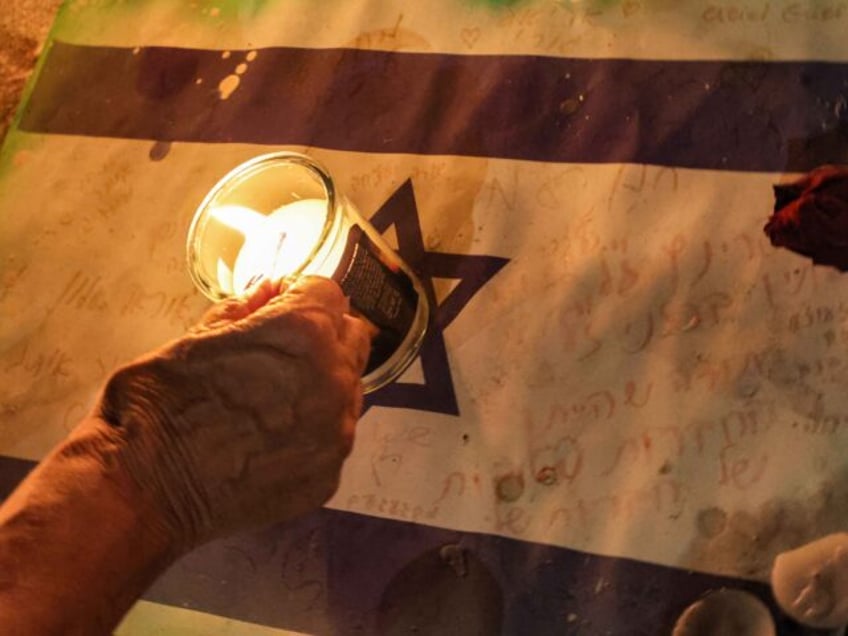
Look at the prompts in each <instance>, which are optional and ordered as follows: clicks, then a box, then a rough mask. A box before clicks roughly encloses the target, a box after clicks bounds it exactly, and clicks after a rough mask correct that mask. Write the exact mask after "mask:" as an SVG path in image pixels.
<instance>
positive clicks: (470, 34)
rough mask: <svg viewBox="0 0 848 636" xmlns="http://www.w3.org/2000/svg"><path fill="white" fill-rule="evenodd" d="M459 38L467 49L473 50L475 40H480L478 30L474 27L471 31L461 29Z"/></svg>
mask: <svg viewBox="0 0 848 636" xmlns="http://www.w3.org/2000/svg"><path fill="white" fill-rule="evenodd" d="M459 37H460V38H461V39H462V41H463V42H465V46H467V47H468V48H469V49H473V48H474V45H475V44H476V43H477V40H479V39H480V28H479V27H474V28H473V29H463V30H462V31H460V32H459Z"/></svg>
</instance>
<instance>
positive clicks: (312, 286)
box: [281, 276, 350, 316]
mask: <svg viewBox="0 0 848 636" xmlns="http://www.w3.org/2000/svg"><path fill="white" fill-rule="evenodd" d="M281 298H283V299H287V300H288V301H289V302H291V303H292V304H293V305H315V304H317V305H319V306H321V307H323V308H325V309H327V310H328V311H329V312H330V313H332V314H335V315H338V316H341V315H342V314H345V313H347V312H348V311H349V309H350V303H349V302H348V299H347V297H346V296H345V295H344V292H343V291H342V288H341V287H339V285H338V283H336V281H334V280H332V279H330V278H323V277H321V276H303V277H301V278H298V279H296V280H294V281H292V283H291V285H289V287H288V289H286V291H285V292H284V293H283V294H282V295H281Z"/></svg>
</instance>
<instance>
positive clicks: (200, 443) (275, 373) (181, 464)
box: [99, 277, 370, 549]
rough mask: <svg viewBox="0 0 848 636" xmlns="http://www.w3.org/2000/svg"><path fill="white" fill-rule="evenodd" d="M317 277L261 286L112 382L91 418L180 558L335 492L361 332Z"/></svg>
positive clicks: (364, 335)
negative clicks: (181, 552) (102, 425)
mask: <svg viewBox="0 0 848 636" xmlns="http://www.w3.org/2000/svg"><path fill="white" fill-rule="evenodd" d="M348 310H349V307H348V302H347V299H346V298H345V297H344V295H343V294H342V291H341V290H340V289H339V287H338V286H337V285H336V284H335V283H333V282H332V281H329V280H327V279H321V278H314V277H311V278H304V279H300V280H298V281H296V282H294V283H292V284H291V285H290V286H288V287H287V286H286V285H285V284H282V285H281V286H279V285H278V286H275V285H273V284H271V283H270V282H267V281H266V282H265V283H263V284H262V285H261V286H260V287H259V288H258V289H257V290H255V291H254V292H253V293H252V294H251V295H250V296H249V297H247V298H244V299H236V300H230V301H225V302H223V303H220V304H218V305H216V306H215V307H213V308H212V310H211V311H210V312H209V314H208V315H207V316H206V317H205V318H204V320H203V321H202V322H201V324H200V325H199V326H198V327H196V328H195V329H194V330H192V332H191V333H190V334H189V335H187V336H185V337H183V338H181V339H180V340H177V341H176V342H174V343H172V344H170V345H168V346H166V347H165V348H163V349H161V350H159V351H157V352H155V353H153V354H152V355H149V356H147V357H145V358H143V359H141V360H138V361H136V362H134V363H132V364H130V365H129V366H127V367H125V368H123V369H121V370H119V371H118V372H117V373H116V374H115V375H114V376H112V378H111V379H110V381H109V382H108V384H107V386H106V389H105V390H104V393H103V396H102V398H101V402H100V406H99V415H100V417H101V418H102V419H104V420H105V421H106V422H108V423H109V424H110V425H111V427H112V428H111V431H110V434H111V435H114V436H116V437H117V438H118V439H117V444H116V447H117V448H118V451H117V452H116V453H115V456H114V461H117V462H120V463H121V464H122V467H123V468H125V470H126V471H127V472H128V473H129V475H130V476H131V477H132V478H133V480H134V481H135V482H136V483H137V484H138V485H139V486H140V488H141V490H143V491H144V492H145V493H147V494H148V495H149V496H150V497H151V498H152V499H153V503H154V504H155V507H156V508H157V509H159V510H161V511H162V517H163V520H164V524H165V526H166V528H167V530H168V531H169V532H170V533H171V534H172V536H173V537H174V540H175V541H177V543H178V544H179V545H180V546H181V547H183V548H184V549H187V548H190V547H193V546H195V545H197V544H199V543H202V542H203V541H206V540H208V539H210V538H212V537H214V536H218V535H221V534H224V533H227V532H231V531H235V530H237V529H239V528H242V527H247V526H250V525H256V524H260V523H266V522H270V521H274V520H286V519H290V518H293V517H295V516H297V515H300V514H303V513H306V512H308V511H311V510H313V509H315V508H317V507H319V506H320V505H321V504H323V503H324V502H326V501H327V499H329V498H330V497H331V496H332V495H333V493H334V492H335V490H336V488H337V486H338V479H339V474H340V471H341V467H342V463H343V461H344V459H345V458H346V457H347V455H348V454H349V452H350V450H351V447H352V444H353V437H354V426H355V423H356V420H357V418H358V417H359V414H360V410H361V406H362V387H361V382H360V375H361V373H362V372H363V370H364V368H365V364H366V361H367V359H368V353H369V346H370V345H369V332H368V330H367V328H366V327H365V325H364V323H363V322H362V321H361V320H359V319H357V318H354V317H353V316H351V315H350V314H349V313H348Z"/></svg>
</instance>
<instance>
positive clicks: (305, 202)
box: [186, 152, 429, 393]
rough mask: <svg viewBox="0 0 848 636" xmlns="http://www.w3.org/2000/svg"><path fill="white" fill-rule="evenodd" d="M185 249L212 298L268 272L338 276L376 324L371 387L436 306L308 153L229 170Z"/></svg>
mask: <svg viewBox="0 0 848 636" xmlns="http://www.w3.org/2000/svg"><path fill="white" fill-rule="evenodd" d="M186 252H187V258H188V270H189V272H190V274H191V277H192V280H193V281H194V283H195V285H197V287H198V288H199V289H200V290H201V291H202V292H203V293H204V294H205V295H206V296H207V297H208V298H210V299H211V300H213V301H219V300H223V299H226V298H231V297H234V296H241V295H243V294H245V293H247V292H248V291H249V290H250V289H251V288H252V287H253V286H254V285H255V284H256V283H258V282H259V281H260V280H263V279H265V278H270V279H272V280H277V279H280V278H283V277H296V276H303V275H318V276H324V277H326V278H331V279H333V280H334V281H336V282H337V283H338V284H339V286H340V287H341V288H342V290H343V291H344V293H345V295H346V296H347V297H348V298H349V299H350V304H351V308H352V310H353V313H354V314H356V315H357V316H359V317H360V318H362V319H364V320H367V321H368V322H370V323H371V324H372V325H373V326H374V327H375V333H376V335H375V336H374V337H373V339H372V343H371V356H370V358H369V360H368V365H367V367H366V370H365V374H364V375H363V377H362V383H363V386H364V390H365V392H366V393H367V392H370V391H374V390H376V389H378V388H380V387H381V386H384V385H385V384H388V383H389V382H391V381H392V380H394V379H395V378H396V377H398V376H399V375H400V374H401V373H402V372H403V371H404V369H406V368H407V366H409V364H410V362H412V360H413V359H414V358H415V355H416V354H417V353H418V349H419V347H420V346H421V342H422V340H423V339H424V333H425V331H426V328H427V321H428V317H429V306H428V303H427V296H426V294H425V293H424V290H423V288H422V287H421V283H420V281H419V280H418V278H417V277H416V275H415V273H414V272H413V271H412V270H411V269H410V268H409V266H408V265H407V264H406V263H404V262H403V260H402V259H401V258H400V256H398V254H397V253H395V251H394V250H392V249H391V248H390V247H389V246H388V245H386V243H385V241H384V240H383V239H382V237H381V236H380V235H379V233H378V232H377V231H376V230H375V229H374V227H373V226H372V225H371V224H370V223H368V221H366V220H365V219H364V218H362V216H361V215H360V214H359V212H358V211H357V209H356V207H355V206H354V205H353V204H351V202H350V201H349V200H348V199H347V198H345V197H344V196H342V195H340V194H338V193H337V192H336V190H335V186H334V184H333V180H332V178H331V177H330V174H329V173H328V172H327V170H326V169H325V168H324V167H323V166H321V165H320V164H319V163H318V162H317V161H315V160H314V159H312V158H311V157H308V156H306V155H302V154H298V153H293V152H275V153H271V154H267V155H261V156H259V157H255V158H253V159H251V160H249V161H247V162H245V163H243V164H241V165H239V166H237V167H236V168H234V169H233V170H231V171H230V172H229V173H228V174H227V175H226V176H224V177H223V178H222V179H221V180H220V181H219V182H218V183H217V184H216V185H215V186H214V187H213V188H212V190H210V192H209V194H207V195H206V198H204V200H203V202H202V203H201V204H200V206H199V207H198V209H197V211H196V213H195V215H194V219H193V220H192V223H191V227H190V229H189V233H188V240H187V244H186Z"/></svg>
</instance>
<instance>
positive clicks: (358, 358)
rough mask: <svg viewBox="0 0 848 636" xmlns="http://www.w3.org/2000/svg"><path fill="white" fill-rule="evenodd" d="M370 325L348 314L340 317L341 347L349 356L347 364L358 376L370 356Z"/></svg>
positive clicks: (371, 333) (371, 334) (371, 332)
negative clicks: (348, 363)
mask: <svg viewBox="0 0 848 636" xmlns="http://www.w3.org/2000/svg"><path fill="white" fill-rule="evenodd" d="M369 325H370V323H366V322H365V321H364V320H361V319H359V318H356V317H355V316H352V315H350V314H345V315H344V316H343V317H342V329H341V333H340V334H339V335H340V339H341V343H342V347H344V350H345V351H346V352H347V354H348V355H349V362H350V364H351V366H352V367H353V368H354V369H355V370H356V373H357V374H358V375H362V374H363V372H364V371H365V365H366V364H368V356H369V355H370V354H371V338H372V336H373V330H372V327H371V326H369Z"/></svg>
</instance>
